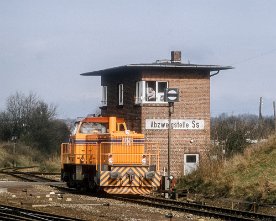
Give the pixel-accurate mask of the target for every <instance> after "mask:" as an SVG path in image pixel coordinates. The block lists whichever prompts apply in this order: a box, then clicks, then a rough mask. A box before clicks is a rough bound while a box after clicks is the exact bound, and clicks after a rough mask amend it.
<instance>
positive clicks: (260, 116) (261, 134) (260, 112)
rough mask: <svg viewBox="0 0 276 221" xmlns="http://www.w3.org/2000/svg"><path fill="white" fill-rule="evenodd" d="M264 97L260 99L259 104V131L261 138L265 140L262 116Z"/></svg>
mask: <svg viewBox="0 0 276 221" xmlns="http://www.w3.org/2000/svg"><path fill="white" fill-rule="evenodd" d="M262 106H263V97H260V103H259V127H258V128H259V131H260V137H261V138H263V115H262Z"/></svg>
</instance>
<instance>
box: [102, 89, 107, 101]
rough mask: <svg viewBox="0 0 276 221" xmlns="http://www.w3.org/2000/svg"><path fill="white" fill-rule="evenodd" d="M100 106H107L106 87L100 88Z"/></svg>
mask: <svg viewBox="0 0 276 221" xmlns="http://www.w3.org/2000/svg"><path fill="white" fill-rule="evenodd" d="M102 106H107V86H102Z"/></svg>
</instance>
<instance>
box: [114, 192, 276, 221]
mask: <svg viewBox="0 0 276 221" xmlns="http://www.w3.org/2000/svg"><path fill="white" fill-rule="evenodd" d="M110 197H111V198H113V199H118V200H122V201H127V202H132V203H137V204H142V205H146V206H152V207H157V208H164V209H168V210H172V211H181V212H188V213H191V214H194V215H199V216H205V217H214V218H220V219H223V220H248V221H249V220H252V221H253V220H262V221H276V216H273V215H266V214H260V213H253V212H247V211H241V210H232V209H226V208H220V207H215V206H208V205H202V204H197V203H188V202H180V201H176V200H169V199H164V198H156V197H148V196H139V197H125V196H110Z"/></svg>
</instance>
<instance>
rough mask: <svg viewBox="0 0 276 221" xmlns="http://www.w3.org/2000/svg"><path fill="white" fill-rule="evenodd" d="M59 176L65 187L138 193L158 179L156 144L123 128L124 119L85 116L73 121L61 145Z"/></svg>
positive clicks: (145, 190) (154, 185) (155, 185)
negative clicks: (70, 129) (69, 134)
mask: <svg viewBox="0 0 276 221" xmlns="http://www.w3.org/2000/svg"><path fill="white" fill-rule="evenodd" d="M61 164H62V165H61V166H62V180H63V181H65V182H67V185H68V186H69V187H88V188H90V189H99V188H101V189H103V190H104V191H105V192H108V193H116V194H142V193H149V192H151V191H152V190H153V189H157V188H158V187H159V183H160V175H159V173H158V171H159V147H158V145H157V144H156V143H147V142H145V138H144V135H143V134H139V133H136V132H134V131H129V130H127V127H126V124H125V122H124V119H122V118H116V117H87V118H85V119H83V120H80V121H77V122H76V124H75V127H74V129H73V131H72V134H71V136H70V139H69V143H64V144H62V145H61Z"/></svg>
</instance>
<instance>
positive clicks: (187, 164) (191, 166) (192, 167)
mask: <svg viewBox="0 0 276 221" xmlns="http://www.w3.org/2000/svg"><path fill="white" fill-rule="evenodd" d="M187 156H195V157H196V162H195V163H191V162H187ZM198 165H199V154H198V153H188V154H187V153H185V154H184V165H183V166H184V175H185V176H186V175H188V174H190V173H191V172H193V171H194V170H196V169H197V168H198ZM186 167H187V168H186Z"/></svg>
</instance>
